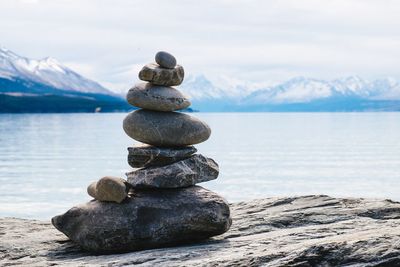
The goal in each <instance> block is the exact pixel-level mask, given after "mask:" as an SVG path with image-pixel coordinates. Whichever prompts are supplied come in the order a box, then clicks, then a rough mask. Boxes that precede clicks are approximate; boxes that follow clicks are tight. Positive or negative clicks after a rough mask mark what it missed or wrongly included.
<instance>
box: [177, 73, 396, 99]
mask: <svg viewBox="0 0 400 267" xmlns="http://www.w3.org/2000/svg"><path fill="white" fill-rule="evenodd" d="M179 89H181V90H182V91H183V92H184V93H185V94H186V95H188V96H189V97H190V98H191V99H192V101H194V102H196V101H197V102H198V101H209V100H213V101H217V100H218V99H219V100H220V101H223V102H224V103H226V102H227V100H229V101H230V102H231V103H232V104H241V105H260V104H284V103H286V104H287V103H308V102H312V101H315V100H321V99H329V98H341V99H345V98H348V99H349V98H352V99H354V98H357V99H365V100H400V84H399V82H397V81H396V80H394V79H392V78H387V79H381V80H375V81H372V82H369V81H366V80H363V79H361V78H360V77H358V76H350V77H346V78H342V79H336V80H333V81H324V80H318V79H311V78H305V77H296V78H293V79H290V80H288V81H285V82H283V83H280V84H275V85H267V86H265V84H251V83H249V82H247V83H244V82H240V81H235V82H234V83H232V82H229V81H228V82H225V85H224V84H223V83H222V84H219V85H216V83H214V82H212V81H210V80H209V79H207V78H206V77H205V76H204V75H200V76H191V77H189V78H188V79H187V80H186V81H185V82H184V84H183V85H182V86H181V87H179Z"/></svg>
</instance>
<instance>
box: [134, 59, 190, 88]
mask: <svg viewBox="0 0 400 267" xmlns="http://www.w3.org/2000/svg"><path fill="white" fill-rule="evenodd" d="M184 77H185V71H184V70H183V67H182V66H180V65H176V67H175V68H173V69H164V68H161V67H160V66H159V65H158V64H155V63H150V64H147V65H145V66H144V67H143V68H142V69H141V71H140V72H139V79H140V80H142V81H147V82H151V83H153V84H156V85H165V86H177V85H180V84H181V83H182V82H183V78H184Z"/></svg>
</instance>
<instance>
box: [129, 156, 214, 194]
mask: <svg viewBox="0 0 400 267" xmlns="http://www.w3.org/2000/svg"><path fill="white" fill-rule="evenodd" d="M218 174H219V168H218V164H217V163H216V162H215V161H214V160H213V159H210V158H206V157H204V156H203V155H200V154H196V155H194V156H191V157H190V158H187V159H184V160H181V161H178V162H175V163H172V164H170V165H166V166H162V167H149V168H144V169H138V170H134V171H132V172H128V173H127V174H126V176H127V178H128V183H129V184H130V185H131V186H132V187H134V188H179V187H188V186H191V185H195V184H198V183H202V182H207V181H211V180H214V179H217V177H218Z"/></svg>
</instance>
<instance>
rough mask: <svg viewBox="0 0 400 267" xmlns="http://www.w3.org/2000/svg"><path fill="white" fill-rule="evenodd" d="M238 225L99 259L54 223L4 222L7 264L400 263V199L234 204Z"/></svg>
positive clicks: (0, 230) (1, 241) (0, 239)
mask: <svg viewBox="0 0 400 267" xmlns="http://www.w3.org/2000/svg"><path fill="white" fill-rule="evenodd" d="M231 213H232V219H233V224H232V227H231V229H230V230H229V231H228V232H227V233H225V234H223V235H221V236H217V237H214V238H212V239H210V240H208V241H205V242H202V243H196V244H195V245H186V246H180V247H172V248H163V249H153V250H146V251H140V252H132V253H126V254H114V255H103V256H94V255H90V254H88V253H86V252H82V251H81V250H80V249H79V248H78V247H77V246H75V245H74V244H73V243H71V242H70V241H68V239H67V238H66V237H65V236H64V235H63V234H62V233H60V232H58V231H57V230H56V229H55V228H54V227H53V226H52V225H51V223H50V222H42V221H35V220H23V219H15V218H2V219H0V252H1V253H0V266H11V265H12V266H15V265H24V266H50V265H51V266H53V265H64V266H126V265H139V266H259V265H263V266H265V265H266V266H316V265H317V266H338V265H340V266H400V203H399V202H394V201H391V200H372V199H358V198H357V199H356V198H346V199H344V198H331V197H328V196H303V197H291V198H267V199H260V200H253V201H249V202H240V203H235V204H232V205H231Z"/></svg>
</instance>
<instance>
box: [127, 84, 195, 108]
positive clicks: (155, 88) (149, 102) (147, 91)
mask: <svg viewBox="0 0 400 267" xmlns="http://www.w3.org/2000/svg"><path fill="white" fill-rule="evenodd" d="M126 99H127V101H128V103H129V104H131V105H132V106H135V107H138V108H144V109H150V110H156V111H175V110H179V109H185V108H187V107H189V106H190V101H189V100H188V99H187V98H186V97H185V96H184V95H183V94H182V93H181V92H179V91H178V90H176V89H175V88H173V87H169V86H160V85H152V84H151V83H138V84H136V85H135V86H134V87H133V88H132V89H130V90H129V91H128V94H127V95H126Z"/></svg>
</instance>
